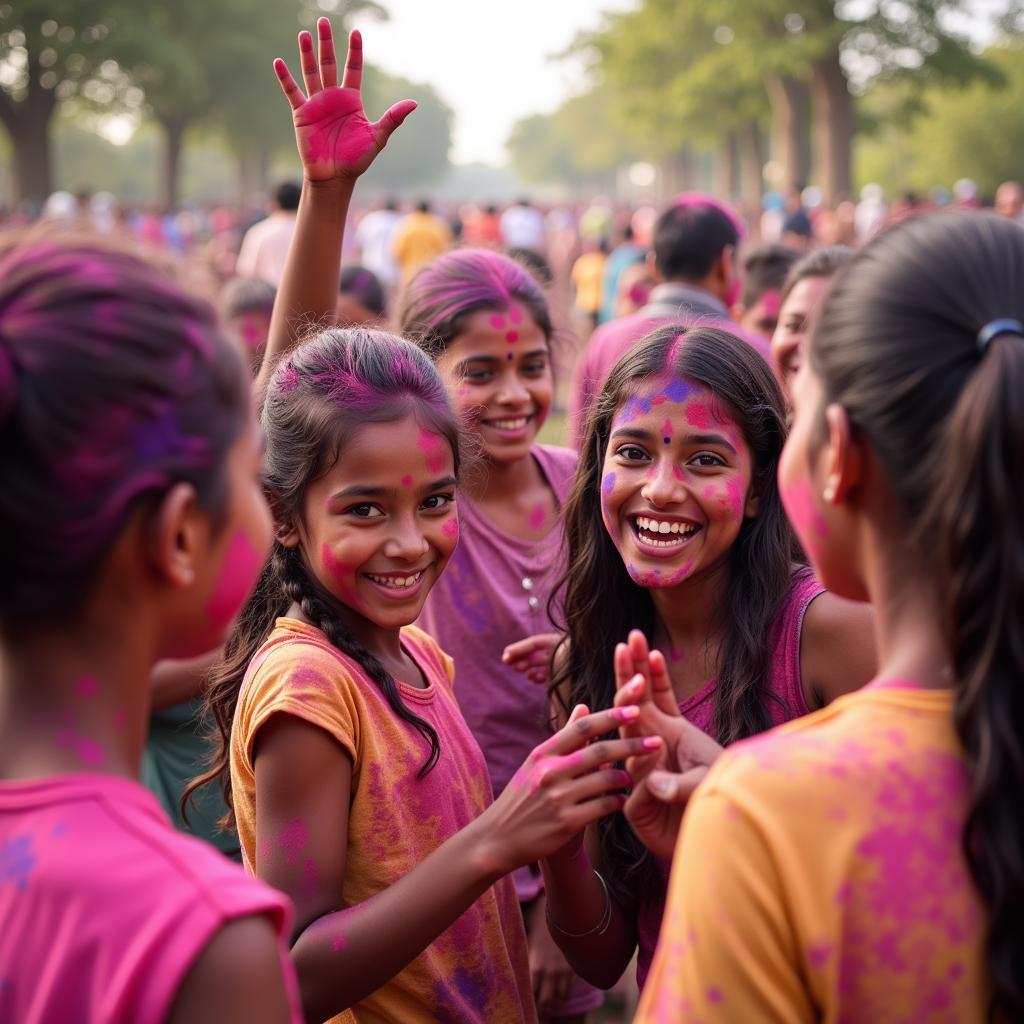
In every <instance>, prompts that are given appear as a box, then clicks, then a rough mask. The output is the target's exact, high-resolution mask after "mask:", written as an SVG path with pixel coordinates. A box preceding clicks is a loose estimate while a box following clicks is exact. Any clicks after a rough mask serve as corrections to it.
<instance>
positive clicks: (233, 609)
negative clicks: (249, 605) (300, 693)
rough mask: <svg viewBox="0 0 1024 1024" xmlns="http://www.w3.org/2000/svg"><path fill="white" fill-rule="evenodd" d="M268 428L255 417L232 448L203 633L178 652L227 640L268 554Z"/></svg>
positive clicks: (186, 653)
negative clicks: (265, 434) (224, 513)
mask: <svg viewBox="0 0 1024 1024" xmlns="http://www.w3.org/2000/svg"><path fill="white" fill-rule="evenodd" d="M262 470H263V432H262V431H261V430H260V429H259V426H258V425H257V423H256V420H255V417H254V416H252V415H249V416H247V417H246V426H245V428H244V429H243V430H242V432H241V434H240V435H239V437H238V439H237V440H236V441H235V444H234V446H233V447H232V449H231V450H230V452H229V453H228V457H227V461H226V464H225V471H226V473H227V478H228V493H229V498H228V513H227V518H226V520H225V522H224V523H223V525H221V526H219V529H218V532H217V534H216V536H215V539H214V541H213V545H214V547H213V550H212V552H211V554H210V557H209V558H208V559H204V562H206V563H207V564H208V565H209V566H210V567H211V568H213V569H214V571H212V572H211V573H210V577H211V578H210V580H209V581H208V582H204V584H202V586H203V587H204V591H205V594H206V597H205V599H204V600H202V601H201V602H197V603H196V607H197V608H202V613H203V614H202V622H203V625H202V627H200V629H199V632H200V633H202V638H201V639H195V640H194V642H192V643H190V644H189V649H188V650H181V651H178V652H176V655H175V656H177V657H187V656H190V655H194V654H201V653H203V652H204V651H208V650H210V649H211V648H213V647H216V646H217V645H218V644H220V643H222V642H223V640H224V635H225V632H226V630H227V628H228V626H229V625H230V624H231V623H232V621H233V620H234V618H235V616H236V615H237V614H238V612H239V611H240V610H241V608H242V605H243V604H244V603H245V600H246V598H248V596H249V592H250V591H251V590H252V588H253V584H255V582H256V578H257V576H259V574H260V570H261V569H262V568H263V564H264V562H265V561H266V559H267V554H268V552H269V550H270V541H271V537H272V526H271V516H270V509H269V508H268V507H267V499H266V496H265V494H264V491H263V481H262Z"/></svg>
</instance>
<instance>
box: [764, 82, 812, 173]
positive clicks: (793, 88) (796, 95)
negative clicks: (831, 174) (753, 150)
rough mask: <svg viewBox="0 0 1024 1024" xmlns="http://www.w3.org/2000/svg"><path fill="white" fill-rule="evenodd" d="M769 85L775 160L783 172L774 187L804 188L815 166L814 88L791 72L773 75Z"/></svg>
mask: <svg viewBox="0 0 1024 1024" xmlns="http://www.w3.org/2000/svg"><path fill="white" fill-rule="evenodd" d="M765 86H766V88H767V91H768V99H769V101H770V102H771V107H772V160H773V161H774V162H775V163H777V164H778V165H779V168H780V170H781V172H782V176H781V178H780V179H779V180H778V181H773V182H772V186H773V187H774V188H776V189H778V190H780V191H786V190H788V189H791V188H794V187H796V188H803V187H804V185H806V184H807V178H808V175H809V173H810V169H811V168H810V156H811V154H810V146H809V141H810V138H809V137H810V132H809V127H810V126H809V123H808V122H809V114H810V99H811V91H810V87H809V86H808V84H807V83H806V82H803V81H801V80H800V79H798V78H792V77H791V76H789V75H773V76H771V77H770V78H768V79H767V81H766V82H765Z"/></svg>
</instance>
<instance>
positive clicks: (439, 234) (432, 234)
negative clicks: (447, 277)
mask: <svg viewBox="0 0 1024 1024" xmlns="http://www.w3.org/2000/svg"><path fill="white" fill-rule="evenodd" d="M451 244H452V233H451V231H450V230H449V229H448V225H447V224H445V222H444V221H443V220H441V218H440V217H435V216H434V215H433V214H430V213H421V212H420V211H419V210H417V211H415V212H414V213H410V214H409V215H408V216H407V217H406V218H405V219H404V220H402V221H400V222H399V225H398V228H397V230H396V231H395V240H394V242H393V243H392V251H393V252H394V256H395V259H396V260H397V261H398V265H399V266H400V267H401V268H402V276H403V278H405V279H406V280H408V279H409V278H410V277H412V275H413V274H414V273H415V272H416V271H417V270H419V268H420V267H422V266H423V265H424V264H426V263H429V262H430V261H431V260H432V259H435V258H436V257H438V256H440V255H441V253H443V252H444V251H445V250H446V249H447V248H448V247H449V246H450V245H451Z"/></svg>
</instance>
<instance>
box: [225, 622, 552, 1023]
mask: <svg viewBox="0 0 1024 1024" xmlns="http://www.w3.org/2000/svg"><path fill="white" fill-rule="evenodd" d="M402 644H403V646H404V647H405V649H406V651H407V652H408V653H409V654H410V656H411V657H412V658H413V659H414V660H415V661H416V663H417V665H419V667H420V669H421V670H422V672H423V674H424V676H425V678H426V680H427V682H428V683H429V685H428V686H427V688H426V689H417V688H416V687H412V686H407V685H405V684H403V683H399V684H398V688H399V690H400V692H401V695H402V700H403V701H404V702H405V704H406V706H407V707H409V708H410V709H412V710H413V711H415V713H416V714H417V715H419V717H420V718H422V719H424V720H425V721H427V722H429V723H430V724H431V725H432V726H433V727H434V728H435V729H436V730H437V734H438V737H439V739H440V741H441V756H440V759H439V761H438V762H437V764H436V765H435V767H434V768H433V770H432V771H430V772H429V773H428V774H427V775H426V776H424V778H422V779H417V778H416V773H417V772H418V771H419V769H420V766H421V765H422V764H423V762H424V760H425V759H426V755H427V750H428V748H427V746H426V742H425V741H424V740H423V739H422V737H421V736H420V735H419V733H417V732H416V731H415V730H414V729H413V728H412V726H410V725H408V724H406V723H405V722H403V721H401V719H399V718H398V717H397V716H396V715H395V714H394V712H393V711H392V710H391V708H390V707H389V706H388V704H387V701H386V700H385V698H384V695H383V694H382V693H381V692H380V690H379V689H378V688H377V686H376V684H375V683H374V682H373V681H372V680H371V679H370V678H369V677H368V676H367V675H366V673H365V672H364V671H363V670H362V669H361V668H360V666H359V665H358V664H357V663H356V662H354V661H352V660H351V659H349V658H347V657H346V656H345V655H343V654H342V653H341V651H339V650H338V649H337V648H336V647H334V646H333V645H332V644H331V643H330V641H329V640H328V639H327V637H326V636H325V635H324V634H323V633H322V632H321V631H320V630H318V629H316V628H315V627H313V626H310V625H307V624H306V623H303V622H299V621H297V620H295V619H287V618H282V619H278V620H277V623H276V625H275V627H274V630H273V632H271V634H270V636H269V637H268V639H267V641H266V642H265V643H264V645H263V646H262V647H261V648H260V650H259V651H258V652H257V654H256V656H255V657H254V658H253V661H252V663H251V665H250V667H249V671H248V673H247V674H246V679H245V682H244V683H243V685H242V692H241V694H240V696H239V701H238V707H237V710H236V711H235V719H234V724H233V727H232V730H231V784H232V787H233V793H234V803H235V814H236V816H237V818H238V835H239V839H240V840H241V845H242V854H243V857H244V860H245V864H246V866H247V867H249V868H250V870H251V867H252V865H253V863H254V861H255V852H256V793H255V774H254V770H253V763H252V750H253V741H254V739H255V737H256V733H257V732H258V731H259V729H260V727H261V726H262V725H263V724H264V723H265V722H266V721H267V720H268V719H269V718H270V716H271V715H274V714H279V713H282V712H283V713H286V714H290V715H295V716H296V717H298V718H301V719H303V720H305V721H308V722H311V723H313V724H314V725H317V726H319V727H320V728H322V729H324V730H325V731H326V732H328V733H330V735H331V736H333V737H334V738H335V739H336V740H337V741H338V743H340V744H341V746H342V747H343V748H344V749H345V750H346V751H348V753H349V755H350V756H351V758H352V765H353V769H352V793H351V801H350V805H349V808H348V815H349V826H348V847H347V851H346V861H345V881H344V885H343V889H342V906H344V907H351V906H355V905H356V904H359V903H362V902H363V901H364V900H367V899H369V898H370V897H371V896H373V895H375V894H376V893H379V892H380V891H381V890H383V889H386V888H387V887H388V886H390V885H393V884H394V883H395V882H396V881H398V879H400V878H402V877H403V876H404V875H407V874H408V873H409V872H410V871H411V870H412V869H413V868H414V867H415V866H416V865H417V864H418V863H419V862H420V861H421V860H423V858H424V857H426V856H427V854H429V853H430V852H431V851H433V850H434V849H436V848H437V847H438V846H440V845H441V844H442V843H443V842H444V841H445V840H446V839H448V838H449V836H452V835H454V834H455V833H456V832H458V831H459V830H460V829H462V828H463V827H464V826H466V825H468V824H469V823H470V822H471V821H473V820H474V819H475V818H477V817H478V816H479V815H480V812H481V811H483V810H484V808H486V807H487V806H488V805H489V804H490V802H491V786H490V781H489V777H488V774H487V765H486V762H485V761H484V758H483V754H482V753H481V752H480V748H479V747H478V746H477V744H476V741H475V740H474V739H473V736H472V734H471V733H470V731H469V729H468V728H467V726H466V723H465V722H464V721H463V719H462V715H461V714H460V712H459V709H458V706H457V704H456V703H455V697H454V695H453V692H452V678H453V668H452V661H451V659H450V658H449V657H448V656H447V655H446V654H444V653H443V652H442V651H441V650H440V648H439V647H438V646H437V644H436V643H434V641H433V640H431V639H430V637H428V636H427V635H426V633H424V632H422V631H421V630H419V629H417V628H416V627H414V626H408V627H406V628H405V629H403V630H402ZM338 812H339V813H345V809H344V808H342V807H340V806H339V808H338ZM343 957H344V954H340V955H339V970H344V959H343ZM352 1012H353V1014H354V1017H353V1016H349V1017H348V1018H347V1019H348V1020H352V1019H354V1020H356V1021H358V1022H359V1024H366V1022H373V1024H377V1022H380V1024H384V1022H394V1021H401V1022H403V1024H416V1022H423V1024H427V1022H435V1021H459V1022H467V1024H468V1022H479V1024H485V1022H492V1021H502V1022H504V1021H508V1022H510V1024H512V1022H518V1021H531V1022H532V1021H535V1020H536V1016H535V1013H534V1008H533V996H532V991H531V987H530V972H529V963H528V959H527V948H526V936H525V933H524V929H523V920H522V914H521V912H520V909H519V903H518V901H517V900H516V895H515V890H514V888H513V886H512V881H511V879H510V878H503V879H502V880H501V881H500V882H498V883H497V884H496V885H494V886H492V887H491V888H490V889H489V890H488V891H487V892H485V893H484V895H483V896H481V897H480V899H478V900H477V901H476V903H474V904H473V906H472V907H470V908H469V909H468V910H467V911H466V912H465V913H464V914H463V915H462V916H461V917H460V918H459V919H458V920H457V921H456V922H455V923H454V924H453V925H452V926H451V927H450V928H448V929H447V930H446V931H444V932H443V933H442V934H441V935H440V936H438V938H437V939H435V940H434V942H432V943H431V944H430V945H429V946H428V947H427V948H426V949H425V950H424V951H423V952H422V953H421V954H420V955H419V956H418V957H417V958H416V959H415V960H413V962H412V963H411V964H409V966H408V967H406V968H405V969H404V970H403V971H401V972H400V973H399V974H398V975H396V976H395V977H394V978H393V979H392V980H391V981H389V982H388V983H387V984H386V985H385V986H384V987H383V988H381V989H379V990H378V991H376V992H374V993H373V994H372V995H370V996H368V997H367V998H366V999H364V1000H363V1001H362V1002H360V1003H358V1004H357V1005H356V1006H354V1007H352ZM344 1019H346V1018H345V1016H344V1015H343V1016H342V1017H339V1018H336V1020H339V1021H340V1020H344Z"/></svg>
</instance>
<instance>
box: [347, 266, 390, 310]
mask: <svg viewBox="0 0 1024 1024" xmlns="http://www.w3.org/2000/svg"><path fill="white" fill-rule="evenodd" d="M338 290H339V292H340V293H341V294H342V295H351V296H352V297H353V298H354V299H356V300H357V301H358V302H359V304H360V305H361V306H363V307H364V308H365V309H367V310H368V311H369V312H371V313H373V314H374V315H376V316H378V317H382V316H384V313H385V312H386V307H387V303H386V302H385V299H384V287H383V285H382V284H381V283H380V280H379V278H378V277H377V275H376V274H375V273H374V272H373V271H372V270H370V269H368V268H367V267H363V266H360V265H358V264H350V265H348V266H345V267H342V268H341V279H340V281H339V285H338Z"/></svg>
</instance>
